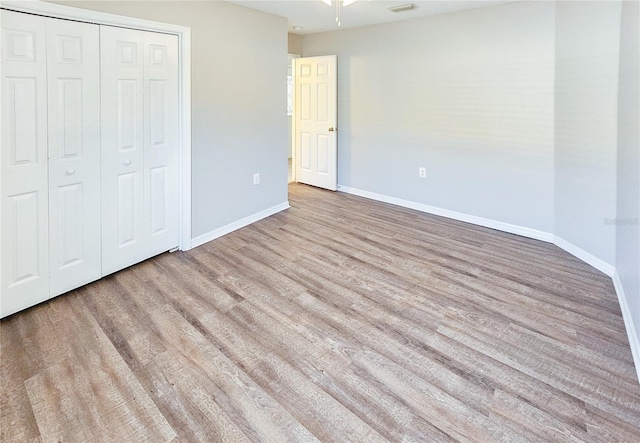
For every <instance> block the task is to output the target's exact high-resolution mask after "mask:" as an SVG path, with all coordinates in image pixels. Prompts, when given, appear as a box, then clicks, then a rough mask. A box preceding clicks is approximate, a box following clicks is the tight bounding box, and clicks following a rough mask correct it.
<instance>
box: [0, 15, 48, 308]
mask: <svg viewBox="0 0 640 443" xmlns="http://www.w3.org/2000/svg"><path fill="white" fill-rule="evenodd" d="M0 17H1V18H2V71H1V72H2V131H0V132H2V157H1V158H0V181H1V184H0V186H1V187H0V193H1V194H2V205H0V206H1V209H0V211H2V212H1V213H0V220H1V222H2V227H1V230H2V236H1V239H0V240H1V247H0V250H1V252H0V253H1V254H2V257H1V258H2V272H1V275H0V278H1V281H0V283H1V288H0V291H1V295H2V297H1V302H0V304H1V308H2V316H5V315H8V314H9V313H13V312H15V311H17V310H19V309H22V308H23V307H25V306H31V305H34V304H36V303H39V302H41V301H43V300H46V299H47V298H49V217H48V208H47V206H48V204H49V202H48V198H47V192H48V187H49V182H48V179H47V112H46V110H47V64H46V57H47V56H46V54H47V53H46V46H47V36H46V31H45V29H46V28H45V24H46V19H45V18H43V17H38V16H35V15H24V14H18V13H14V12H9V11H2V14H1V15H0Z"/></svg>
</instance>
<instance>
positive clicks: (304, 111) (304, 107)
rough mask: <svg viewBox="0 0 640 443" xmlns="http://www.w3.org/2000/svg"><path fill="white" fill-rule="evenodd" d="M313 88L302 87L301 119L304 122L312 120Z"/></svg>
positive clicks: (308, 86)
mask: <svg viewBox="0 0 640 443" xmlns="http://www.w3.org/2000/svg"><path fill="white" fill-rule="evenodd" d="M311 86H312V85H310V84H303V85H300V119H301V120H303V121H310V120H311V106H312V105H313V103H312V101H311Z"/></svg>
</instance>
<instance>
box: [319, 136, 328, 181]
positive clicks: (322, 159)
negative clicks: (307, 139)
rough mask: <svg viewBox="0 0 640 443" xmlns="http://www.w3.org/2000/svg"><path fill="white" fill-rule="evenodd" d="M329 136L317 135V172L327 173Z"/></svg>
mask: <svg viewBox="0 0 640 443" xmlns="http://www.w3.org/2000/svg"><path fill="white" fill-rule="evenodd" d="M329 143H330V142H329V136H327V135H324V134H319V135H318V145H317V153H318V155H317V156H318V173H319V174H327V173H329Z"/></svg>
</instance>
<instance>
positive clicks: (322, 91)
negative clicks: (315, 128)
mask: <svg viewBox="0 0 640 443" xmlns="http://www.w3.org/2000/svg"><path fill="white" fill-rule="evenodd" d="M317 115H318V123H328V121H329V85H327V84H326V83H318V114H317Z"/></svg>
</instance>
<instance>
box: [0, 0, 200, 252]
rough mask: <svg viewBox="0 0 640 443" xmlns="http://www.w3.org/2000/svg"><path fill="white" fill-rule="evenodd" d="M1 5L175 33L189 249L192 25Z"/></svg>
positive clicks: (30, 2) (30, 0)
mask: <svg viewBox="0 0 640 443" xmlns="http://www.w3.org/2000/svg"><path fill="white" fill-rule="evenodd" d="M0 7H2V8H3V9H8V10H12V11H17V12H26V13H30V14H37V15H43V16H47V17H53V18H61V19H67V20H76V21H80V22H85V23H95V24H98V25H109V26H121V27H125V28H131V29H139V30H141V31H152V32H162V33H165V34H174V35H177V36H178V41H179V43H178V45H179V48H178V50H179V55H178V64H179V70H180V78H179V82H180V86H179V87H180V116H179V118H180V244H179V248H180V249H181V250H183V251H186V250H188V249H191V28H189V27H187V26H180V25H172V24H169V23H161V22H155V21H151V20H144V19H140V18H135V17H125V16H120V15H115V14H108V13H105V12H98V11H91V10H88V9H81V8H74V7H71V6H64V5H58V4H55V3H47V2H43V1H39V0H20V1H15V0H0Z"/></svg>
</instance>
